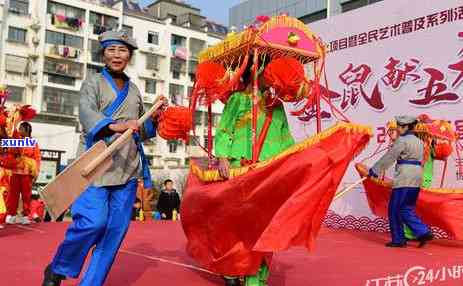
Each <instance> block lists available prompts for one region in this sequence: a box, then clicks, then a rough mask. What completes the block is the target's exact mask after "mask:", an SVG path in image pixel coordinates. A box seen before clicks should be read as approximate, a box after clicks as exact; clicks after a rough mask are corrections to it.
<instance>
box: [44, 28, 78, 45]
mask: <svg viewBox="0 0 463 286" xmlns="http://www.w3.org/2000/svg"><path fill="white" fill-rule="evenodd" d="M45 38H46V42H47V43H48V44H53V45H62V46H68V47H74V48H77V49H82V48H83V46H84V39H83V38H82V37H78V36H73V35H68V34H63V33H58V32H53V31H47V33H46V35H45Z"/></svg>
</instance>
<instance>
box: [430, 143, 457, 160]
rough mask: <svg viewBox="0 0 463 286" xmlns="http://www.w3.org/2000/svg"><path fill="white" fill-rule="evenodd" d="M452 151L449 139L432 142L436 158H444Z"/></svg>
mask: <svg viewBox="0 0 463 286" xmlns="http://www.w3.org/2000/svg"><path fill="white" fill-rule="evenodd" d="M452 152H453V148H452V145H451V143H450V142H449V141H441V142H437V143H436V144H434V158H435V159H437V160H446V159H447V158H448V157H449V156H450V155H451V154H452Z"/></svg>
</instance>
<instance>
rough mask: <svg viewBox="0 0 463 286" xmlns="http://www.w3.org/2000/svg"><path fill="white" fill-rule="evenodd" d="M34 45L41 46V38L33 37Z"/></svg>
mask: <svg viewBox="0 0 463 286" xmlns="http://www.w3.org/2000/svg"><path fill="white" fill-rule="evenodd" d="M32 43H33V44H34V45H38V44H40V38H39V37H38V36H34V37H32Z"/></svg>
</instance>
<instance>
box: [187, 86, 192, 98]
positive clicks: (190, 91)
mask: <svg viewBox="0 0 463 286" xmlns="http://www.w3.org/2000/svg"><path fill="white" fill-rule="evenodd" d="M192 95H193V87H192V86H189V87H188V88H187V96H188V100H190V99H191V96H192Z"/></svg>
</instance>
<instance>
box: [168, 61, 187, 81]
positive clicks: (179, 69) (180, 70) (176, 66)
mask: <svg viewBox="0 0 463 286" xmlns="http://www.w3.org/2000/svg"><path fill="white" fill-rule="evenodd" d="M170 71H171V72H172V77H173V78H174V79H180V75H181V74H184V73H185V72H186V61H184V60H180V59H177V58H172V59H171V62H170Z"/></svg>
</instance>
